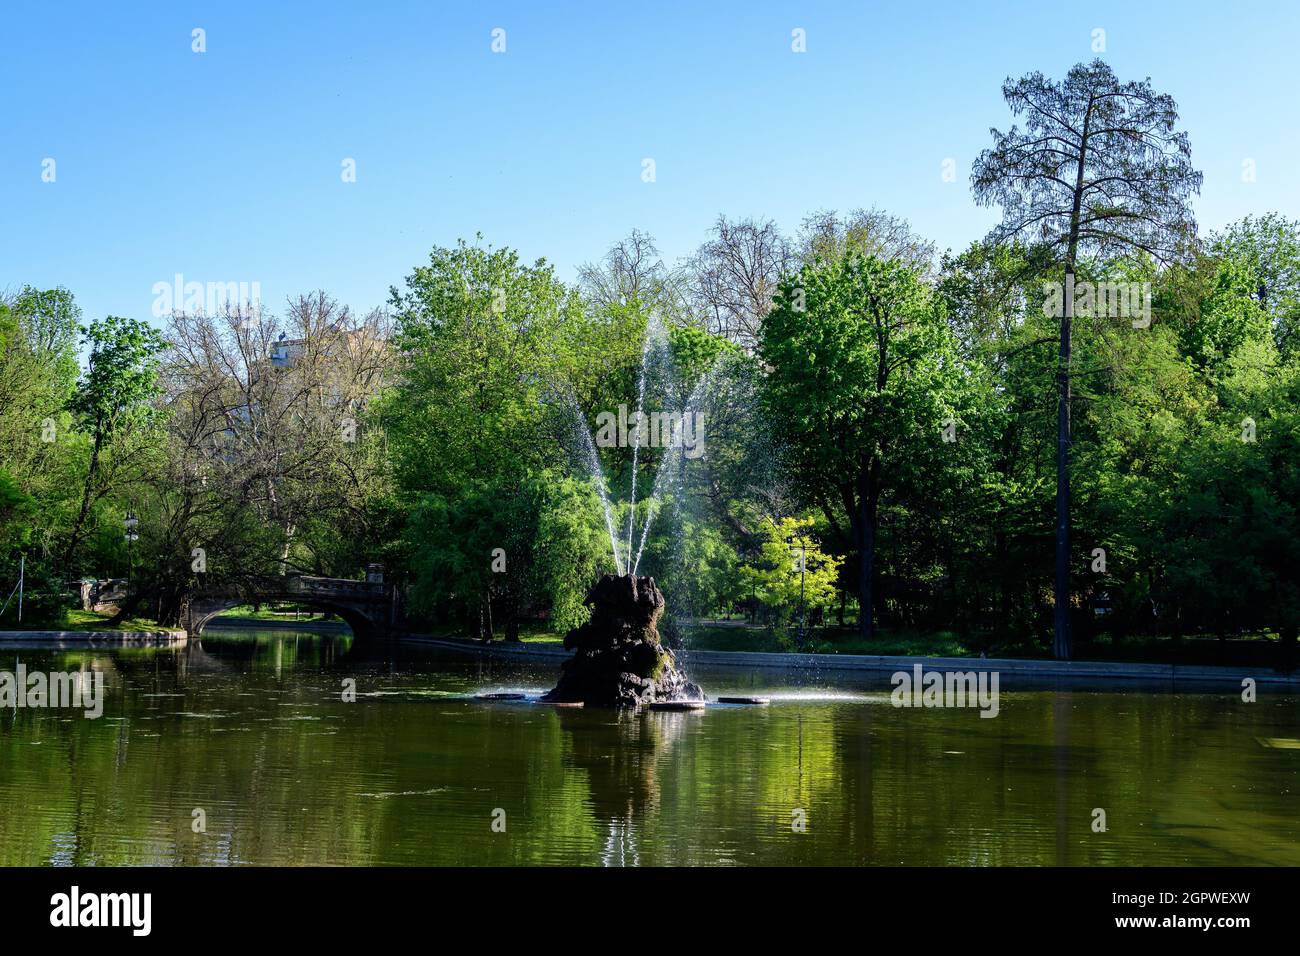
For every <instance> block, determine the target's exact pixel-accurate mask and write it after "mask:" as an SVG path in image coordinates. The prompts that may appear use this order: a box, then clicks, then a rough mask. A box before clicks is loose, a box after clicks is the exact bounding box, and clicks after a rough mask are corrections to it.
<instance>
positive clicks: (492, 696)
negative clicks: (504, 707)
mask: <svg viewBox="0 0 1300 956" xmlns="http://www.w3.org/2000/svg"><path fill="white" fill-rule="evenodd" d="M474 699H475V700H527V699H528V695H527V694H512V693H499V694H475V695H474Z"/></svg>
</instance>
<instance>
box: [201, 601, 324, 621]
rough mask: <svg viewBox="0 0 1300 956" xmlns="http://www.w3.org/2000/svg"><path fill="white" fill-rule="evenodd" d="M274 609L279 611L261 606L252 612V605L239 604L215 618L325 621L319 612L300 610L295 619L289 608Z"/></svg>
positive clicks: (280, 606) (291, 609)
mask: <svg viewBox="0 0 1300 956" xmlns="http://www.w3.org/2000/svg"><path fill="white" fill-rule="evenodd" d="M276 607H277V608H279V609H272V608H270V607H267V606H263V607H262V610H260V611H254V610H253V605H251V604H241V605H239V606H238V607H232V608H230V609H229V610H225V611H222V612H221V613H220V614H219V615H217V616H218V617H246V618H249V619H250V620H254V621H298V622H299V623H305V622H307V621H322V620H324V619H325V615H324V614H322V613H320V612H319V611H313V610H310V609H302V610H299V611H298V613H297V616H296V617H295V616H294V611H293V608H292V607H290V608H289V610H287V611H286V610H282V608H283V607H284V605H277V606H276Z"/></svg>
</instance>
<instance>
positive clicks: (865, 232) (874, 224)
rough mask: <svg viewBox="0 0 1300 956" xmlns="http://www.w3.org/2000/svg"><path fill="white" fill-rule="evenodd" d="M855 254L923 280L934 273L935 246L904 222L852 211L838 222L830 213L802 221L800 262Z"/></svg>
mask: <svg viewBox="0 0 1300 956" xmlns="http://www.w3.org/2000/svg"><path fill="white" fill-rule="evenodd" d="M849 253H858V254H860V255H862V256H874V257H875V258H877V259H883V260H885V261H886V262H900V263H902V264H903V265H905V266H907V267H908V268H909V269H912V270H913V271H915V272H917V273H918V274H920V275H921V276H923V277H925V278H930V277H931V276H932V274H933V272H934V265H935V247H934V243H933V242H930V241H929V240H927V239H923V238H922V237H920V236H918V235H917V234H916V233H914V232H912V227H911V226H910V225H909V224H908V222H907V220H906V219H903V218H900V217H899V216H891V215H890V214H889V213H887V212H885V211H883V210H880V209H874V208H873V209H855V210H853V211H852V212H850V213H849V214H848V215H847V216H845V217H843V218H841V217H840V216H839V214H838V213H836V212H835V211H833V210H829V211H828V210H819V211H817V212H815V213H813V214H812V215H810V216H806V217H804V221H803V226H802V228H801V229H800V231H799V259H800V261H801V262H812V261H813V260H815V259H818V258H822V259H834V258H838V257H840V256H843V255H846V254H849Z"/></svg>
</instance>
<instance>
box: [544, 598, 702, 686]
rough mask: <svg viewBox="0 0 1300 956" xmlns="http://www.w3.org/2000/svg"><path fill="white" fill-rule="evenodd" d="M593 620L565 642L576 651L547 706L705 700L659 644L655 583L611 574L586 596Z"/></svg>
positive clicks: (661, 607)
mask: <svg viewBox="0 0 1300 956" xmlns="http://www.w3.org/2000/svg"><path fill="white" fill-rule="evenodd" d="M586 604H587V605H588V606H589V607H590V608H591V620H589V621H588V622H587V623H586V624H582V625H580V626H579V627H575V628H574V629H573V630H571V631H570V632H569V633H568V634H567V635H566V636H565V638H564V646H565V648H566V649H570V650H573V651H574V654H573V657H572V658H570V659H569V660H567V661H565V662H564V673H563V674H562V675H561V676H560V683H559V684H557V685H556V687H555V689H554V690H552V691H551V692H550V693H549V694H547V695H546V696H545V697H543V698H542V699H543V700H547V701H556V702H570V701H582V702H583V704H585V705H586V706H588V707H639V706H640V705H642V704H649V703H653V702H655V701H664V700H703V699H704V694H703V693H702V692H701V691H700V688H699V687H697V686H696V685H695V684H692V683H691V682H690V681H688V680H687V679H686V678H685V676H683V674H682V673H681V672H680V671H679V670H678V669H677V661H676V659H675V658H674V657H673V652H672V651H670V650H669V649H668V648H666V647H664V646H663V645H662V644H660V642H659V629H658V621H659V616H660V615H661V614H662V613H663V610H664V596H663V593H662V592H661V591H660V590H659V588H658V587H656V586H655V579H654V578H651V577H633V576H630V575H625V576H623V577H615V576H614V575H612V574H606V575H605V576H604V577H602V578H601V579H600V580H599V581H597V582H596V583H595V584H594V585H592V588H591V590H590V591H588V592H587V598H586Z"/></svg>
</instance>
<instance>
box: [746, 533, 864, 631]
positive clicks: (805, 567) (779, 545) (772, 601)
mask: <svg viewBox="0 0 1300 956" xmlns="http://www.w3.org/2000/svg"><path fill="white" fill-rule="evenodd" d="M812 527H813V520H812V519H811V518H781V519H779V520H777V521H773V520H772V519H770V518H769V519H767V521H766V523H765V525H764V527H763V528H762V529H761V530H760V531H759V533H758V536H759V539H760V543H761V546H760V548H759V551H758V553H757V554H756V555H755V557H754V560H752V561H750V562H748V563H747V564H745V565H743V566H742V567H741V569H740V581H741V583H742V584H743V585H744V587H743V593H748V594H753V595H754V596H755V597H757V599H758V600H759V601H760V602H761V603H762V604H764V605H766V606H767V607H770V608H773V609H774V610H776V612H777V614H778V615H779V617H780V620H781V623H785V621H787V620H789V619H790V615H792V614H793V613H796V612H797V611H798V609H799V607H800V606H801V605H802V606H803V607H804V608H805V609H808V610H812V609H821V610H825V609H826V608H828V607H830V606H831V605H832V604H833V603H834V601H835V592H836V582H837V581H838V580H839V576H840V564H841V563H842V559H841V558H839V557H837V556H836V555H833V554H827V553H825V552H824V551H822V549H821V545H820V544H817V543H814V542H812V541H809V540H807V534H808V533H809V532H810V531H811V530H812ZM790 538H794V539H795V540H794V543H793V544H792V543H790V541H789V539H790Z"/></svg>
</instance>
